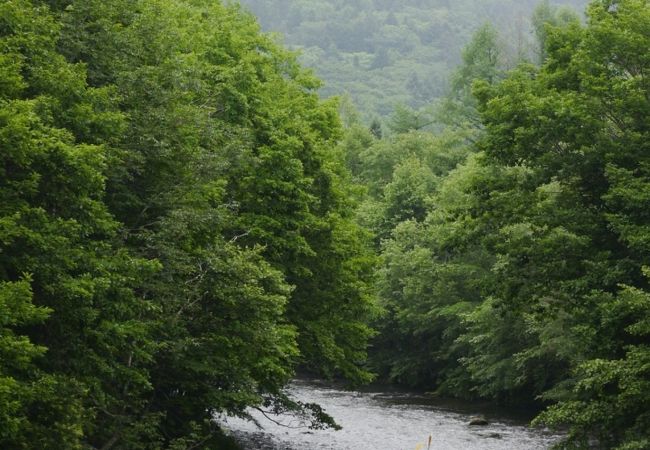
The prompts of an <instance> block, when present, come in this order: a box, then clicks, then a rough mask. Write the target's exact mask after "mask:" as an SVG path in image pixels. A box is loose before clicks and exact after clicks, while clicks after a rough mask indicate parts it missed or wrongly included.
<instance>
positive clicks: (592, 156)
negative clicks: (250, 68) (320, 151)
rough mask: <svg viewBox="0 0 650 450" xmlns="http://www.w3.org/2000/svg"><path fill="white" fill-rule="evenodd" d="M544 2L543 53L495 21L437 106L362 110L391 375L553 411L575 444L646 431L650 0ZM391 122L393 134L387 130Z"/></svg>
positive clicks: (354, 135) (383, 363)
mask: <svg viewBox="0 0 650 450" xmlns="http://www.w3.org/2000/svg"><path fill="white" fill-rule="evenodd" d="M587 17H588V19H587V23H586V24H583V23H582V22H581V20H580V18H579V16H577V15H575V14H573V15H572V14H566V13H565V12H563V11H561V10H558V9H557V8H554V7H552V6H551V5H549V4H548V3H542V4H541V5H540V6H539V7H538V8H537V10H536V11H535V21H536V23H538V24H539V26H538V27H537V36H538V38H539V40H540V42H541V43H542V44H543V47H542V48H543V50H544V51H543V60H542V61H541V64H533V63H530V62H525V61H522V62H521V63H520V64H518V65H517V66H516V67H515V68H512V69H511V68H509V67H508V64H507V62H505V61H504V60H503V59H502V55H503V51H504V50H503V48H501V47H500V45H499V38H498V32H497V31H496V29H495V28H494V27H493V26H490V25H486V26H484V27H483V28H481V29H479V30H478V31H477V32H476V33H475V35H474V38H473V40H472V41H471V42H470V43H469V45H468V46H467V47H466V49H465V51H464V52H463V60H462V63H461V65H460V66H459V68H458V69H457V71H456V73H455V75H454V76H453V78H452V82H451V89H450V91H449V93H448V95H447V97H446V99H444V101H442V102H441V105H440V106H439V107H438V109H437V110H432V112H431V113H430V114H429V117H428V118H423V117H422V115H421V112H417V111H413V110H409V109H408V108H403V107H402V108H399V109H397V110H396V111H395V113H394V114H393V117H392V119H391V120H390V121H389V130H382V128H381V127H379V125H378V124H374V126H373V127H371V129H368V128H367V127H366V125H364V124H363V123H362V122H360V121H356V122H355V121H354V117H352V119H353V120H352V122H351V124H350V128H349V131H348V134H347V135H346V138H345V139H344V141H343V146H344V148H345V149H346V152H345V155H346V161H347V164H348V166H349V167H350V169H351V171H352V172H353V173H354V177H355V179H356V180H357V181H358V182H360V183H362V184H364V185H365V186H366V187H367V195H366V197H365V198H364V200H363V202H362V204H361V205H360V208H359V212H358V218H359V219H358V220H359V221H360V223H362V224H364V226H366V227H367V228H369V229H371V230H373V234H374V236H375V246H376V249H377V251H378V252H379V254H380V263H379V266H378V270H377V287H378V292H379V295H380V302H381V306H382V308H383V309H384V313H383V315H382V317H381V319H380V320H378V321H377V322H376V327H377V328H378V330H379V335H378V337H377V338H375V339H374V341H373V347H372V351H371V361H372V364H373V368H374V370H375V371H377V373H378V374H379V375H380V377H382V378H384V379H386V380H389V381H392V382H395V383H399V384H403V385H407V386H415V387H419V388H426V389H428V390H433V391H435V392H437V393H438V394H439V395H448V396H449V395H451V396H456V397H463V398H469V399H488V400H491V401H495V402H499V403H503V404H509V405H512V404H519V405H527V406H531V407H534V408H536V409H537V410H538V411H540V414H539V415H538V417H537V418H536V419H535V420H534V423H535V424H537V425H549V426H554V427H559V428H560V429H565V428H563V427H568V430H569V431H568V436H567V438H566V439H565V440H564V441H563V442H562V443H561V444H559V447H560V448H567V449H582V448H616V449H628V450H629V449H639V450H640V449H645V448H648V447H650V435H649V431H648V430H650V408H648V405H649V404H650V398H649V396H648V392H650V390H649V388H650V340H649V339H650V327H649V325H650V322H649V318H650V286H649V284H648V276H649V275H650V269H649V266H648V263H649V261H650V259H649V257H650V253H649V250H650V247H649V245H648V244H649V242H650V241H649V237H650V228H649V225H648V224H649V223H650V220H649V219H650V216H648V211H650V203H649V201H650V197H649V196H648V193H649V192H650V190H649V189H650V172H649V170H650V160H649V159H648V157H649V156H648V155H650V147H649V143H650V122H649V117H650V96H649V92H650V90H649V88H650V84H649V80H648V76H647V72H648V68H649V67H650V59H649V56H650V53H649V52H648V48H650V5H649V4H648V2H647V1H646V0H620V1H593V2H591V4H590V6H589V8H588V10H587ZM378 131H380V132H378Z"/></svg>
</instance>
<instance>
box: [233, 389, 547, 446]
mask: <svg viewBox="0 0 650 450" xmlns="http://www.w3.org/2000/svg"><path fill="white" fill-rule="evenodd" d="M289 393H290V394H291V395H292V397H293V398H295V399H297V400H301V401H303V402H313V403H318V404H320V405H321V406H322V407H323V408H324V409H325V410H326V411H327V413H329V414H330V415H332V416H333V417H334V418H335V419H336V421H337V423H338V424H339V425H341V426H342V427H343V429H342V430H340V431H335V430H309V429H307V428H304V427H302V425H304V424H303V423H301V421H300V420H299V419H296V418H293V417H289V416H280V417H274V419H275V420H277V421H279V422H281V423H282V424H283V425H286V426H280V425H277V424H275V423H273V422H271V421H269V420H266V419H265V418H264V417H263V416H262V414H260V413H259V412H256V411H254V412H252V415H253V416H254V417H255V418H256V419H257V420H258V422H259V423H260V424H261V425H262V426H263V429H259V428H257V426H256V425H255V424H253V423H251V422H247V421H244V420H241V419H236V418H222V419H221V420H222V422H223V423H224V425H225V426H226V427H227V428H229V429H230V430H231V431H232V433H233V434H234V435H235V436H236V437H237V439H238V440H239V441H240V442H241V444H242V445H243V446H244V448H245V449H246V450H320V449H328V450H416V449H418V450H426V449H427V444H428V440H429V436H431V447H430V449H431V450H506V449H508V450H513V449H514V450H537V449H540V450H541V449H548V448H550V447H551V446H552V444H553V443H554V442H556V441H557V439H558V437H557V436H556V435H554V434H552V433H549V432H548V431H545V430H538V429H531V428H530V427H528V426H527V425H526V420H525V419H523V418H518V417H516V416H514V417H513V415H512V414H507V413H505V412H504V411H499V410H485V409H483V408H479V407H477V406H475V405H474V406H472V405H468V404H463V403H458V402H444V401H440V400H434V399H432V398H430V397H427V396H425V395H418V394H412V393H405V392H395V391H381V392H377V391H375V392H351V391H346V390H343V389H340V388H336V387H331V386H327V385H324V384H321V383H317V382H313V381H302V380H301V381H295V382H293V383H292V384H291V385H290V386H289ZM477 413H480V414H482V415H484V416H485V417H487V419H488V420H489V422H490V424H489V425H488V426H485V427H470V426H468V425H467V423H468V422H469V420H470V417H471V416H473V415H476V414H477Z"/></svg>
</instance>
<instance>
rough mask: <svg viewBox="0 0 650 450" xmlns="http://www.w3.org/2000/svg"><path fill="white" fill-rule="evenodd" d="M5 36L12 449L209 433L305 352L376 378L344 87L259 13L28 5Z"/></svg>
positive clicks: (6, 371)
mask: <svg viewBox="0 0 650 450" xmlns="http://www.w3.org/2000/svg"><path fill="white" fill-rule="evenodd" d="M0 50H1V51H2V53H1V56H0V58H1V59H2V69H1V73H0V77H1V80H0V87H1V92H0V145H1V147H2V154H1V155H0V157H1V158H2V165H1V167H2V169H1V170H2V177H1V178H0V195H1V196H2V202H1V203H0V204H1V205H2V206H1V208H2V210H1V219H0V223H1V224H2V226H1V227H0V230H1V231H0V233H1V235H2V240H1V242H2V248H1V252H0V274H1V276H2V280H1V284H0V311H1V312H2V314H1V317H2V319H1V321H0V336H1V339H0V355H2V363H0V398H1V399H2V402H1V404H2V406H0V430H2V431H0V446H2V448H34V446H37V447H39V448H44V449H47V448H51V449H64V448H65V449H67V448H88V447H92V448H102V449H109V448H123V449H127V448H129V449H144V448H152V449H153V448H184V446H192V445H199V446H201V445H203V446H214V445H216V444H215V443H214V442H213V439H214V436H216V434H215V432H218V429H216V425H215V424H214V423H213V422H212V419H213V417H214V414H216V413H222V412H225V413H231V414H240V415H244V414H246V408H247V407H248V406H258V405H261V404H262V403H266V402H274V401H278V402H281V403H282V404H284V405H287V404H290V403H288V402H287V401H286V398H285V396H284V394H283V393H282V388H283V386H284V385H285V384H286V382H287V381H288V380H289V379H290V378H291V377H292V374H293V372H294V370H295V368H296V366H297V365H298V364H301V365H303V366H305V367H308V368H310V370H313V371H315V372H322V373H325V374H328V375H330V376H335V375H344V376H346V377H348V378H349V379H350V380H351V381H353V382H361V381H364V380H368V379H369V377H370V374H369V373H368V372H367V371H366V370H364V369H363V367H362V366H363V363H364V360H365V348H366V342H367V339H368V338H369V337H370V335H371V331H370V329H369V328H368V325H367V322H368V320H369V318H370V317H372V316H373V315H374V309H375V307H374V306H373V296H372V291H371V289H370V287H369V284H368V281H369V279H370V276H371V272H370V269H371V267H372V264H373V258H372V253H371V252H370V251H369V250H368V248H369V247H367V246H366V242H368V243H369V240H368V238H367V237H366V234H365V233H364V232H363V231H362V230H361V228H360V227H359V226H358V225H356V224H355V223H354V221H353V203H352V202H351V201H350V200H349V194H348V191H349V190H350V189H351V187H349V180H348V176H347V175H346V171H345V169H344V167H343V165H342V162H341V161H339V159H338V153H337V152H338V150H336V148H335V144H336V140H337V139H338V136H339V135H340V130H341V126H340V123H339V119H338V115H337V112H336V104H335V103H334V102H329V103H323V102H321V101H320V100H319V99H318V97H317V95H316V93H315V91H314V89H315V88H317V87H318V86H319V82H318V81H317V80H315V79H314V78H313V77H312V76H311V75H310V74H309V73H308V72H305V71H304V70H303V69H301V68H300V67H299V66H298V64H297V63H296V61H295V59H294V57H293V56H291V55H290V54H288V53H287V52H285V51H284V50H283V49H281V48H280V47H278V46H277V45H276V44H274V43H273V42H272V41H271V40H270V39H269V38H268V37H266V36H264V35H262V34H260V32H259V30H258V27H257V25H256V23H255V21H254V20H253V19H252V18H251V17H250V16H248V15H245V14H243V13H242V12H241V11H240V10H239V9H238V8H237V7H235V6H223V5H221V4H220V3H218V2H214V1H207V0H206V1H192V2H190V1H188V2H176V1H149V0H141V1H123V0H111V1H103V0H102V1H85V0H84V1H75V0H71V1H63V2H56V1H52V2H46V1H43V2H41V1H35V0H34V1H30V0H17V1H10V2H4V3H3V4H2V6H0ZM5 400H6V401H5ZM298 406H299V405H297V404H294V407H298ZM217 434H218V433H217Z"/></svg>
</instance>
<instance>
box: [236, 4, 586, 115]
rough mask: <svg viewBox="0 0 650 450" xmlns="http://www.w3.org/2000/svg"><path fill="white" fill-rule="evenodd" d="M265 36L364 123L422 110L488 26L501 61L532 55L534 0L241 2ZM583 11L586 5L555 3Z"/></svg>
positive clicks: (442, 93) (441, 89)
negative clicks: (343, 97)
mask: <svg viewBox="0 0 650 450" xmlns="http://www.w3.org/2000/svg"><path fill="white" fill-rule="evenodd" d="M241 3H242V4H243V5H244V6H245V7H247V8H249V9H250V10H251V11H252V12H253V13H254V14H255V15H256V16H257V17H258V18H259V20H260V22H261V24H262V27H263V28H264V29H265V30H266V31H274V32H279V33H281V34H282V35H284V38H283V39H284V42H285V43H286V44H287V45H288V46H289V47H291V48H293V49H298V50H300V51H301V53H302V57H301V60H302V62H303V64H305V65H307V66H309V67H312V68H314V69H315V71H316V73H317V74H318V75H319V77H320V78H322V79H323V80H325V82H326V86H325V87H324V88H323V90H322V94H323V95H324V96H330V95H333V94H343V93H348V94H349V95H350V96H351V98H352V99H353V101H354V103H355V104H356V105H357V107H358V108H359V110H360V111H361V112H362V113H363V115H364V116H365V117H366V118H369V117H371V116H373V115H379V116H385V115H388V114H390V112H391V111H392V109H393V107H394V105H395V104H397V103H405V104H408V105H410V106H412V107H416V108H417V107H421V106H422V105H425V104H427V103H430V102H431V101H432V100H434V99H436V98H439V97H440V96H442V95H444V93H445V92H446V89H447V80H448V77H449V74H450V72H451V71H452V70H453V68H454V67H455V66H456V65H457V64H458V62H459V60H460V54H461V49H462V48H463V46H464V45H465V44H466V43H467V42H468V41H469V39H470V37H471V34H472V32H473V31H474V30H475V29H476V28H477V27H479V26H480V25H482V24H483V23H485V22H486V21H490V22H492V23H494V24H495V25H496V26H497V28H498V29H499V30H500V32H501V34H502V39H503V42H504V47H505V48H506V49H507V52H506V57H508V58H510V59H512V60H513V61H514V60H516V59H517V55H529V57H530V58H531V59H532V58H534V54H535V48H534V39H533V38H532V34H531V32H530V17H531V14H532V12H533V10H534V8H535V6H536V5H537V3H538V0H403V1H395V0H241ZM553 3H554V4H556V5H558V6H569V7H572V8H574V9H576V10H578V11H583V10H584V7H585V6H586V4H587V3H588V1H587V0H560V1H555V2H553Z"/></svg>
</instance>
